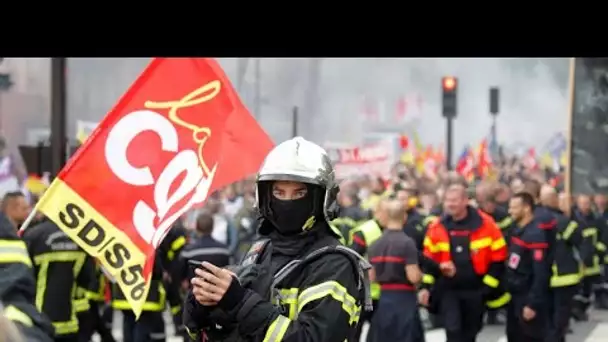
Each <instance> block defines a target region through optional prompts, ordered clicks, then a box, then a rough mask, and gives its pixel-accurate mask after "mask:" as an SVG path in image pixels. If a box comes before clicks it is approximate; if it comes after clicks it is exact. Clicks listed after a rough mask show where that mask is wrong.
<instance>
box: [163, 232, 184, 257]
mask: <svg viewBox="0 0 608 342" xmlns="http://www.w3.org/2000/svg"><path fill="white" fill-rule="evenodd" d="M185 244H186V238H185V237H184V236H180V237H178V238H177V239H175V241H173V242H172V243H171V249H170V250H169V252H167V259H169V260H173V259H174V258H175V253H176V252H177V251H179V249H180V248H182V247H184V245H185Z"/></svg>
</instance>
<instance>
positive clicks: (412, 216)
mask: <svg viewBox="0 0 608 342" xmlns="http://www.w3.org/2000/svg"><path fill="white" fill-rule="evenodd" d="M424 223H425V217H424V215H421V214H420V213H419V212H418V210H416V209H415V208H412V209H410V210H408V211H407V221H406V222H405V225H404V226H403V232H404V233H405V234H406V235H407V236H409V237H410V238H411V239H413V240H414V242H415V243H416V248H418V251H422V243H423V242H424V235H425V234H426V225H425V224H424Z"/></svg>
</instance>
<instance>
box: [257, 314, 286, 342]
mask: <svg viewBox="0 0 608 342" xmlns="http://www.w3.org/2000/svg"><path fill="white" fill-rule="evenodd" d="M290 323H291V320H290V319H289V318H287V317H285V316H283V315H279V316H278V317H277V318H275V320H274V321H272V323H270V326H269V327H268V330H266V335H265V336H264V340H263V342H280V341H282V340H283V336H285V332H287V328H288V327H289V324H290Z"/></svg>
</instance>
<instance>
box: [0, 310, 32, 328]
mask: <svg viewBox="0 0 608 342" xmlns="http://www.w3.org/2000/svg"><path fill="white" fill-rule="evenodd" d="M4 316H6V318H8V319H10V320H11V321H13V322H19V323H21V324H23V325H25V326H26V327H32V326H33V325H34V323H33V322H32V319H31V318H30V316H28V315H26V314H25V313H24V312H23V311H21V310H19V309H17V308H16V307H15V306H14V305H9V306H7V307H6V308H4Z"/></svg>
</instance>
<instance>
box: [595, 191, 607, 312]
mask: <svg viewBox="0 0 608 342" xmlns="http://www.w3.org/2000/svg"><path fill="white" fill-rule="evenodd" d="M593 201H594V203H595V209H596V217H597V220H598V228H599V229H600V232H599V234H600V239H599V240H600V241H599V242H598V244H597V248H598V250H599V251H600V254H602V255H603V260H600V262H601V263H602V264H603V265H602V268H603V270H602V278H601V282H600V284H597V287H596V291H595V308H596V309H602V310H608V210H607V209H608V203H607V199H606V195H604V194H597V195H595V196H594V198H593Z"/></svg>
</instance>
